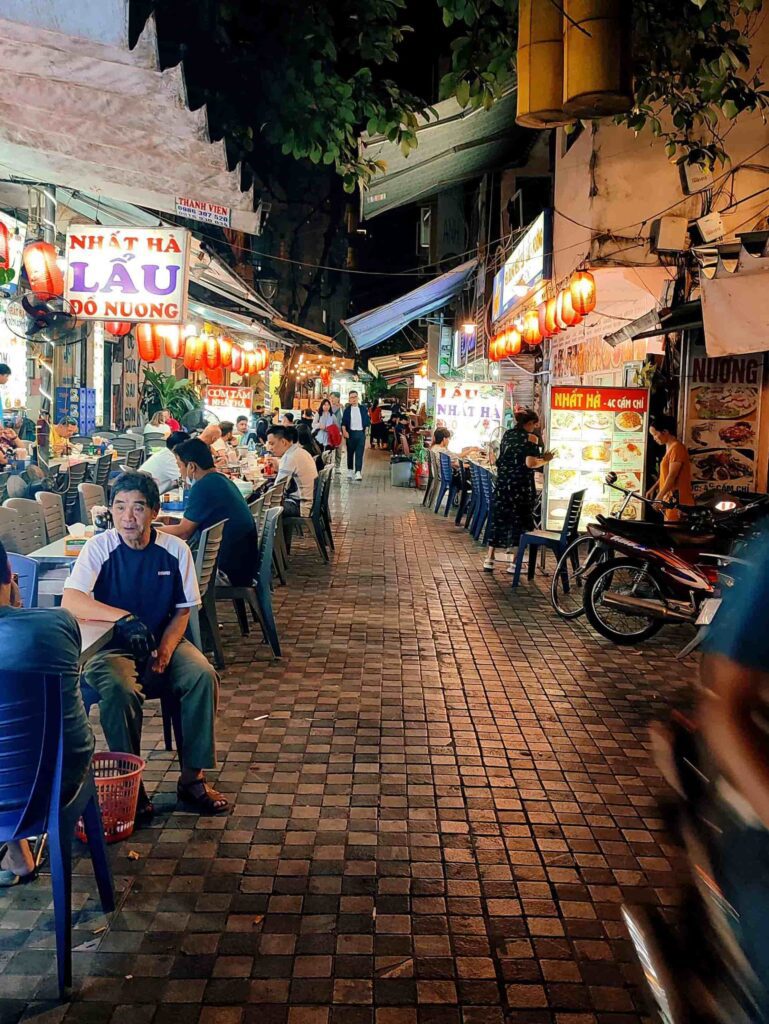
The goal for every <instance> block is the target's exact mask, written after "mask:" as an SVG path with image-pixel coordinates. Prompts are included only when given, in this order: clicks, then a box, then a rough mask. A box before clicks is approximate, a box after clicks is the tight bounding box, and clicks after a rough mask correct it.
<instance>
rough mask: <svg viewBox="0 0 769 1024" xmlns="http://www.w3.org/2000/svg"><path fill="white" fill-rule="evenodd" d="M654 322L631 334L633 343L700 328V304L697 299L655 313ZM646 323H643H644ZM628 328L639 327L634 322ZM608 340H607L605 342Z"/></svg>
mask: <svg viewBox="0 0 769 1024" xmlns="http://www.w3.org/2000/svg"><path fill="white" fill-rule="evenodd" d="M650 315H651V314H650ZM654 320H656V323H654V324H649V325H648V326H645V325H644V326H641V327H640V329H639V330H638V333H633V334H632V335H631V337H632V339H633V341H640V340H641V339H642V338H658V337H660V335H663V334H672V333H673V332H674V331H690V330H694V329H696V328H698V327H702V303H701V302H700V300H699V299H697V301H696V302H683V303H681V305H680V306H675V307H674V308H673V309H666V310H662V311H660V312H658V313H655V314H654ZM647 322H648V321H645V323H647ZM628 326H639V325H638V322H637V321H636V324H635V325H628ZM608 340H609V339H608V338H607V339H606V341H608Z"/></svg>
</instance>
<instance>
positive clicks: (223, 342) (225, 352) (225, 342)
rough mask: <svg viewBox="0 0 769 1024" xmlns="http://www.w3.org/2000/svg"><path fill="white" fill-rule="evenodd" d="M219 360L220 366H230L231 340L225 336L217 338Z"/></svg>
mask: <svg viewBox="0 0 769 1024" xmlns="http://www.w3.org/2000/svg"><path fill="white" fill-rule="evenodd" d="M219 358H220V359H221V361H222V366H232V338H228V337H227V336H226V335H222V337H220V338H219Z"/></svg>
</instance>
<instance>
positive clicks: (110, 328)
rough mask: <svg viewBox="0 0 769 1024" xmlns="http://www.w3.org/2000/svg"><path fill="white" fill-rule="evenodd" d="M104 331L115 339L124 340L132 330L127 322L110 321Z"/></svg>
mask: <svg viewBox="0 0 769 1024" xmlns="http://www.w3.org/2000/svg"><path fill="white" fill-rule="evenodd" d="M104 330H105V331H106V332H107V334H111V335H112V337H113V338H124V337H125V336H126V334H128V332H129V331H130V330H131V324H130V323H129V322H128V321H127V320H108V321H107V322H106V323H105V325H104Z"/></svg>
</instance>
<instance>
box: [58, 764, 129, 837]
mask: <svg viewBox="0 0 769 1024" xmlns="http://www.w3.org/2000/svg"><path fill="white" fill-rule="evenodd" d="M145 764H146V761H143V760H142V759H141V758H140V757H136V755H135V754H118V753H104V754H94V755H93V760H92V761H91V768H92V770H93V776H94V781H95V782H96V796H97V797H98V800H99V808H100V810H101V820H102V824H103V825H104V838H105V839H106V840H107V842H108V843H117V842H119V841H120V840H121V839H127V838H128V837H129V836H130V835H131V833H132V832H133V830H134V819H135V818H136V804H137V803H138V800H139V785H140V783H141V780H142V772H143V771H144V765H145ZM75 835H76V836H77V838H78V839H79V840H80V841H81V842H83V843H84V842H85V841H86V835H85V829H84V828H83V819H82V818H81V819H80V821H78V823H77V828H76V830H75Z"/></svg>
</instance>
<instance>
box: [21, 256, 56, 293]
mask: <svg viewBox="0 0 769 1024" xmlns="http://www.w3.org/2000/svg"><path fill="white" fill-rule="evenodd" d="M57 258H58V257H57V253H56V249H55V248H54V247H53V246H52V245H51V243H50V242H31V243H30V244H29V245H27V246H25V248H24V252H23V254H22V262H23V263H24V269H25V270H26V272H27V278H28V279H29V286H30V288H31V289H32V291H33V292H35V293H36V294H37V295H39V296H40V298H41V299H44V300H47V299H52V298H55V297H56V296H57V295H63V294H64V275H63V274H62V272H61V270H60V269H59V265H58V263H57V262H56V260H57Z"/></svg>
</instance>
